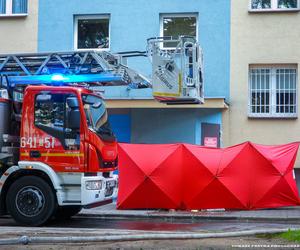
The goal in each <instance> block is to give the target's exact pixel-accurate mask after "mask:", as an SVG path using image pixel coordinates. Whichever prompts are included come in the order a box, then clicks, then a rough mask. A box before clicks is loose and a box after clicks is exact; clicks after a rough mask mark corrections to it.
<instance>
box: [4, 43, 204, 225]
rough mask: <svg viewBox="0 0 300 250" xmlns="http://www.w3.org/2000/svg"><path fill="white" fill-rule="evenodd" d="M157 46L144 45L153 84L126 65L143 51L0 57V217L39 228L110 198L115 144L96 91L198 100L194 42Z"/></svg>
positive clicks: (200, 96) (113, 188)
mask: <svg viewBox="0 0 300 250" xmlns="http://www.w3.org/2000/svg"><path fill="white" fill-rule="evenodd" d="M163 41H165V40H163V39H161V38H159V39H150V40H149V41H148V42H149V47H148V55H149V54H150V56H151V57H152V58H153V61H152V64H153V65H155V68H153V74H155V79H156V81H155V82H156V83H155V84H153V83H152V85H151V83H150V81H149V80H148V79H147V78H145V77H144V76H142V75H140V74H139V73H137V72H136V71H134V70H132V69H130V68H128V67H127V66H126V65H125V64H124V61H125V60H126V58H128V57H132V56H145V55H147V53H146V52H137V51H134V52H127V53H119V54H115V55H113V54H110V53H108V52H97V51H77V52H66V53H42V54H41V53H40V54H19V55H0V149H1V152H0V213H1V214H10V215H11V216H12V217H13V218H14V219H15V220H16V221H17V222H18V223H20V224H24V225H33V226H38V225H42V224H44V223H46V222H47V221H48V220H50V219H51V218H52V217H56V218H68V217H71V216H73V215H75V214H77V213H78V212H79V211H80V210H81V208H82V207H86V208H90V207H94V206H97V205H101V204H105V203H108V202H111V201H112V199H113V198H114V197H116V195H117V189H118V179H117V176H116V175H114V174H113V172H114V171H115V170H116V169H117V165H118V152H117V142H116V138H115V136H114V134H113V132H112V130H111V128H110V125H109V122H108V115H107V110H106V107H105V103H104V101H103V99H102V96H101V94H100V93H99V92H97V87H99V86H106V85H114V86H115V85H126V86H130V87H133V88H145V87H153V89H155V90H156V92H155V95H154V96H155V97H157V99H159V100H163V101H164V102H175V103H199V102H201V101H202V99H203V89H202V67H201V66H202V64H201V63H200V62H201V53H200V50H199V46H198V45H197V43H196V41H194V40H193V39H191V38H180V39H179V40H177V41H178V43H179V46H178V48H176V50H175V52H174V51H173V52H167V53H165V52H164V54H163V53H162V52H161V51H160V46H159V45H157V44H159V43H161V42H163ZM170 41H171V42H173V43H174V40H170V39H167V41H166V42H170ZM178 55H179V56H180V60H179V61H180V66H178V67H177V66H176V56H178ZM183 62H186V63H185V64H183ZM158 84H159V85H161V86H158ZM172 84H173V85H172ZM172 86H173V87H172Z"/></svg>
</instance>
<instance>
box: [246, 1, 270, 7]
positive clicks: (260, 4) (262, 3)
mask: <svg viewBox="0 0 300 250" xmlns="http://www.w3.org/2000/svg"><path fill="white" fill-rule="evenodd" d="M251 8H252V9H270V8H271V0H252V4H251Z"/></svg>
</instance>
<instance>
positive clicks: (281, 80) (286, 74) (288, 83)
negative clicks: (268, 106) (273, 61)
mask: <svg viewBox="0 0 300 250" xmlns="http://www.w3.org/2000/svg"><path fill="white" fill-rule="evenodd" d="M296 74H297V72H296V69H284V68H282V69H277V70H276V112H277V113H283V114H284V113H296V92H297V90H296Z"/></svg>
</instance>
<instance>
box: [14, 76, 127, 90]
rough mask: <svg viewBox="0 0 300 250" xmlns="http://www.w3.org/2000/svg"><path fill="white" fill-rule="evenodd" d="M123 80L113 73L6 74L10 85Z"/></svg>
mask: <svg viewBox="0 0 300 250" xmlns="http://www.w3.org/2000/svg"><path fill="white" fill-rule="evenodd" d="M116 81H123V79H122V77H121V76H119V75H115V74H109V73H102V74H83V75H61V74H54V75H34V76H8V82H9V86H10V87H14V86H16V85H29V84H30V85H35V84H36V85H40V84H45V85H60V84H62V85H63V83H77V82H78V83H80V82H116Z"/></svg>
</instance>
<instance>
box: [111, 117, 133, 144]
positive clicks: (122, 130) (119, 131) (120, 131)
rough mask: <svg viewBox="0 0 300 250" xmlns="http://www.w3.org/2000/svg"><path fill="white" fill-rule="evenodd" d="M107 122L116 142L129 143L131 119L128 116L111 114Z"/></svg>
mask: <svg viewBox="0 0 300 250" xmlns="http://www.w3.org/2000/svg"><path fill="white" fill-rule="evenodd" d="M108 119H109V122H110V125H111V128H112V130H113V131H114V133H115V135H116V137H117V140H118V142H125V143H129V142H130V139H131V118H130V115H129V114H111V115H109V118H108Z"/></svg>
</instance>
